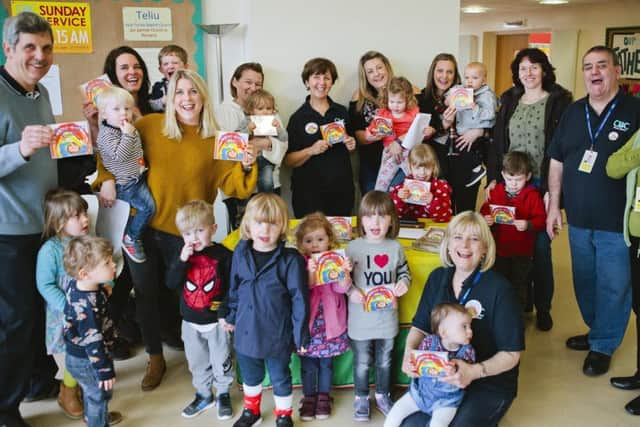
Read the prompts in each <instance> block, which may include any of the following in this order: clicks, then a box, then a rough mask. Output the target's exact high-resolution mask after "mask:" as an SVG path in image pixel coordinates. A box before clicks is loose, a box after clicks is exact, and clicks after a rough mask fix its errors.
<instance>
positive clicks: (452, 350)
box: [384, 303, 476, 427]
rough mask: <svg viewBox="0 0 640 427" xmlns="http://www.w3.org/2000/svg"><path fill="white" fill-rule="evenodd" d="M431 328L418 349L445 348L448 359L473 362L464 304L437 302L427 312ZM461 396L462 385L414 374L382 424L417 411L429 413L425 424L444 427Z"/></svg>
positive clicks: (389, 424) (448, 370) (391, 423)
mask: <svg viewBox="0 0 640 427" xmlns="http://www.w3.org/2000/svg"><path fill="white" fill-rule="evenodd" d="M431 330H432V331H437V334H436V335H431V334H427V336H426V337H425V338H424V340H422V343H421V344H420V346H419V347H418V350H429V351H438V352H446V353H448V358H449V360H451V359H461V360H464V361H465V362H468V363H474V362H475V359H476V357H475V351H474V350H473V347H471V345H470V344H469V343H470V342H471V337H472V336H473V332H472V330H471V315H470V314H469V313H468V312H467V309H466V308H465V307H463V306H462V305H460V304H456V303H443V304H438V305H437V306H436V307H435V308H434V309H433V311H432V312H431ZM414 368H416V367H414ZM453 369H454V368H453V367H452V366H448V367H446V368H445V371H444V375H450V374H452V373H453ZM463 396H464V390H463V389H461V388H459V387H457V386H454V385H451V384H447V383H445V382H443V381H440V378H439V377H432V376H420V377H417V378H414V379H413V381H411V387H410V388H409V392H408V393H406V394H405V395H404V396H402V397H401V398H400V399H399V400H398V401H397V402H396V403H395V404H394V405H393V408H392V409H391V411H390V412H389V414H388V415H387V418H386V420H385V422H384V427H395V426H399V425H400V424H401V423H402V420H403V419H404V418H405V417H408V416H409V415H411V414H413V413H414V412H418V411H422V412H425V413H427V414H431V422H430V423H429V427H446V426H448V425H449V423H450V422H451V420H453V417H455V415H456V411H457V410H458V406H460V403H461V402H462V398H463Z"/></svg>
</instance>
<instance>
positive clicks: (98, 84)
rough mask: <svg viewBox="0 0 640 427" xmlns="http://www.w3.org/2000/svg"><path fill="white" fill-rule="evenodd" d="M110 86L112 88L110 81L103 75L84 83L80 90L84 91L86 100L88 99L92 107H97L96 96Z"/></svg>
mask: <svg viewBox="0 0 640 427" xmlns="http://www.w3.org/2000/svg"><path fill="white" fill-rule="evenodd" d="M111 86H113V85H112V84H111V80H109V77H108V76H107V75H106V74H103V75H101V76H99V77H96V78H95V79H93V80H89V81H88V82H86V83H84V84H83V85H82V88H83V89H84V93H85V95H86V97H87V99H90V100H91V102H93V104H94V105H97V102H98V95H100V92H102V91H103V90H104V89H106V88H108V87H111Z"/></svg>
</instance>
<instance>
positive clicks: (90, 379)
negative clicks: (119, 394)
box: [65, 353, 111, 427]
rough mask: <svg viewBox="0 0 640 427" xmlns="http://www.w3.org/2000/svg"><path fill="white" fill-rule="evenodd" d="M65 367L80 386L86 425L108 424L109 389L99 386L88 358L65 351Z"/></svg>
mask: <svg viewBox="0 0 640 427" xmlns="http://www.w3.org/2000/svg"><path fill="white" fill-rule="evenodd" d="M65 367H66V368H67V370H68V371H69V373H70V374H71V375H72V376H73V378H75V379H76V380H78V384H80V387H82V401H83V403H84V415H85V417H87V425H88V426H89V427H106V426H108V425H109V422H108V420H109V408H108V404H109V400H111V390H109V391H106V390H103V389H101V388H100V387H99V385H98V384H99V380H98V376H97V375H96V372H95V370H94V368H93V366H91V362H89V359H87V358H80V357H75V356H71V355H70V354H68V353H67V355H66V356H65Z"/></svg>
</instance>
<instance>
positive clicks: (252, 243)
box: [225, 193, 309, 427]
mask: <svg viewBox="0 0 640 427" xmlns="http://www.w3.org/2000/svg"><path fill="white" fill-rule="evenodd" d="M288 225H289V216H288V213H287V205H286V203H285V202H284V200H282V199H281V198H280V196H278V195H276V194H273V193H260V194H257V195H256V196H254V197H253V198H252V199H251V200H250V201H249V203H248V204H247V209H246V210H245V214H244V217H243V218H242V223H241V224H240V233H241V236H242V240H241V241H240V243H238V245H237V246H236V248H235V250H234V252H233V258H232V261H231V277H230V282H229V294H228V300H227V307H228V314H227V316H226V317H225V320H226V323H227V325H226V327H227V330H229V331H231V330H235V342H234V348H235V350H236V358H237V361H238V365H239V366H240V373H241V375H242V382H243V385H242V389H243V392H244V409H243V411H242V415H241V416H240V418H239V419H238V420H237V421H236V422H235V424H234V426H235V427H241V426H242V427H251V426H254V425H257V424H258V423H260V422H261V421H262V418H261V416H260V403H261V400H262V381H263V380H264V376H265V365H266V367H267V370H268V371H269V377H270V379H271V383H272V384H273V397H274V400H275V415H276V425H277V426H278V427H288V426H293V421H292V420H291V414H292V412H293V410H292V406H293V395H292V388H291V371H290V369H289V361H290V359H291V353H293V351H294V350H298V352H300V353H304V352H305V351H306V347H307V342H308V341H309V287H308V285H307V281H308V277H307V269H306V265H305V261H304V258H303V257H302V255H300V253H298V251H297V250H296V249H294V248H287V247H285V245H284V243H285V239H286V234H287V229H288Z"/></svg>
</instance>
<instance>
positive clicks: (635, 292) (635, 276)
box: [629, 237, 640, 375]
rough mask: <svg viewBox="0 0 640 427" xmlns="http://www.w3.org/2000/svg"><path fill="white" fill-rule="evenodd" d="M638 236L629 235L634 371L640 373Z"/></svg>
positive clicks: (639, 240) (639, 242)
mask: <svg viewBox="0 0 640 427" xmlns="http://www.w3.org/2000/svg"><path fill="white" fill-rule="evenodd" d="M639 249H640V238H637V237H631V248H629V259H630V260H631V308H632V309H633V312H634V313H635V315H636V372H637V374H639V375H640V257H638V250H639Z"/></svg>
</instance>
